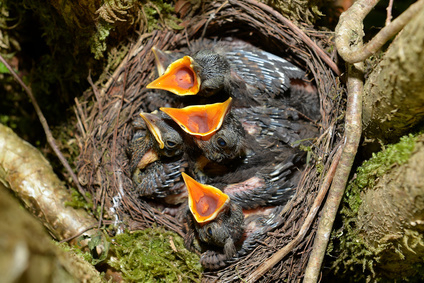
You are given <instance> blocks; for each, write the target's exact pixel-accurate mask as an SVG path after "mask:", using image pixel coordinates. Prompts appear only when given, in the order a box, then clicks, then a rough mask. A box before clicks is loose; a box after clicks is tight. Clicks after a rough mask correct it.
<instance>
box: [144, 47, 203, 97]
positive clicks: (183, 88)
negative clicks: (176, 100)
mask: <svg viewBox="0 0 424 283" xmlns="http://www.w3.org/2000/svg"><path fill="white" fill-rule="evenodd" d="M155 56H156V55H155ZM192 63H193V59H192V58H191V57H190V56H184V57H183V58H181V59H178V60H176V61H174V62H173V63H172V64H170V65H169V66H168V68H167V69H166V71H165V72H164V73H163V75H161V76H160V77H159V78H157V79H156V80H154V81H153V82H151V83H150V84H148V85H147V86H146V88H155V89H163V90H167V91H170V92H172V93H175V94H176V95H179V96H185V95H195V94H197V93H198V92H199V89H200V78H199V77H198V76H197V74H196V72H195V71H194V69H193V64H192Z"/></svg>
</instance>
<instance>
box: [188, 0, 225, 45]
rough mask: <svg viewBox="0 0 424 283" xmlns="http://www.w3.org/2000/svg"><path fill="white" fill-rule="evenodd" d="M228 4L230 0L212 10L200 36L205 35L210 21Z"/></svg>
mask: <svg viewBox="0 0 424 283" xmlns="http://www.w3.org/2000/svg"><path fill="white" fill-rule="evenodd" d="M227 4H228V1H225V2H224V3H222V5H221V6H219V7H218V9H216V11H214V12H212V14H211V15H210V16H209V19H208V20H207V21H206V23H205V27H204V28H203V32H202V35H201V36H200V38H201V39H203V38H204V37H205V34H206V29H207V28H208V25H209V23H210V22H211V21H212V20H213V19H214V18H215V16H216V14H218V12H219V11H220V10H221V9H222V8H223V7H224V6H225V5H227ZM187 42H188V41H187Z"/></svg>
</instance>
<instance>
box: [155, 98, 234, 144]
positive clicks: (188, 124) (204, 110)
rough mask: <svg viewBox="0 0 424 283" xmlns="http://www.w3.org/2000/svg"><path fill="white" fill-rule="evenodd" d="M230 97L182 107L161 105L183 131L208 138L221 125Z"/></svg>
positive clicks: (229, 103) (228, 107)
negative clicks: (218, 101) (210, 102)
mask: <svg viewBox="0 0 424 283" xmlns="http://www.w3.org/2000/svg"><path fill="white" fill-rule="evenodd" d="M231 101H232V98H231V97H230V98H228V99H227V100H226V101H225V102H222V103H214V104H206V105H194V106H187V107H184V108H169V107H161V108H160V110H161V111H163V112H165V113H166V114H168V115H169V116H170V117H171V118H172V119H173V120H174V121H175V122H176V123H177V124H178V125H179V126H180V127H181V128H182V129H183V130H184V131H186V132H187V133H188V134H190V135H192V136H195V137H198V138H200V139H205V140H207V139H209V138H210V137H211V136H212V135H213V134H215V132H216V131H218V130H219V128H220V127H221V126H222V123H223V121H224V118H225V115H226V114H227V113H228V111H229V110H230V105H231Z"/></svg>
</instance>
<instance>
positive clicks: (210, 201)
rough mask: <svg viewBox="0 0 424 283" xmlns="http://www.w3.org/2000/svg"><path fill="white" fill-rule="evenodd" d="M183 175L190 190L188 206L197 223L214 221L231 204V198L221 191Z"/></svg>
mask: <svg viewBox="0 0 424 283" xmlns="http://www.w3.org/2000/svg"><path fill="white" fill-rule="evenodd" d="M181 175H182V176H183V179H184V183H185V184H186V187H187V190H188V205H189V208H190V211H191V213H192V214H193V216H194V218H195V219H196V221H197V223H204V222H208V221H212V220H214V219H215V218H216V216H217V215H218V213H219V212H221V211H222V210H223V209H224V208H225V206H226V204H227V203H229V202H230V197H229V196H228V195H227V194H224V193H223V192H222V191H221V190H219V189H217V188H215V187H213V186H209V185H204V184H201V183H198V182H197V181H196V180H194V179H193V178H191V177H190V176H188V175H187V174H185V173H184V172H183V173H181Z"/></svg>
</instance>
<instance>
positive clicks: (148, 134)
mask: <svg viewBox="0 0 424 283" xmlns="http://www.w3.org/2000/svg"><path fill="white" fill-rule="evenodd" d="M133 126H134V128H135V130H136V131H135V134H134V136H133V139H132V141H131V142H130V144H129V146H128V148H127V152H128V155H129V156H130V163H129V169H130V172H131V175H132V179H133V182H134V184H135V185H136V190H137V193H138V195H140V196H145V197H152V198H164V197H166V196H168V195H170V194H176V193H179V192H181V191H182V190H183V188H184V184H183V182H182V179H181V172H182V171H184V169H185V168H186V167H187V166H188V163H187V162H186V160H185V159H184V155H183V154H184V152H185V146H186V145H187V143H186V142H185V141H184V138H183V133H182V131H181V130H180V129H179V127H178V126H177V125H175V123H174V122H173V121H172V120H171V119H170V118H169V117H167V116H166V114H164V113H162V112H153V113H141V114H140V117H137V118H135V119H134V121H133Z"/></svg>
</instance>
